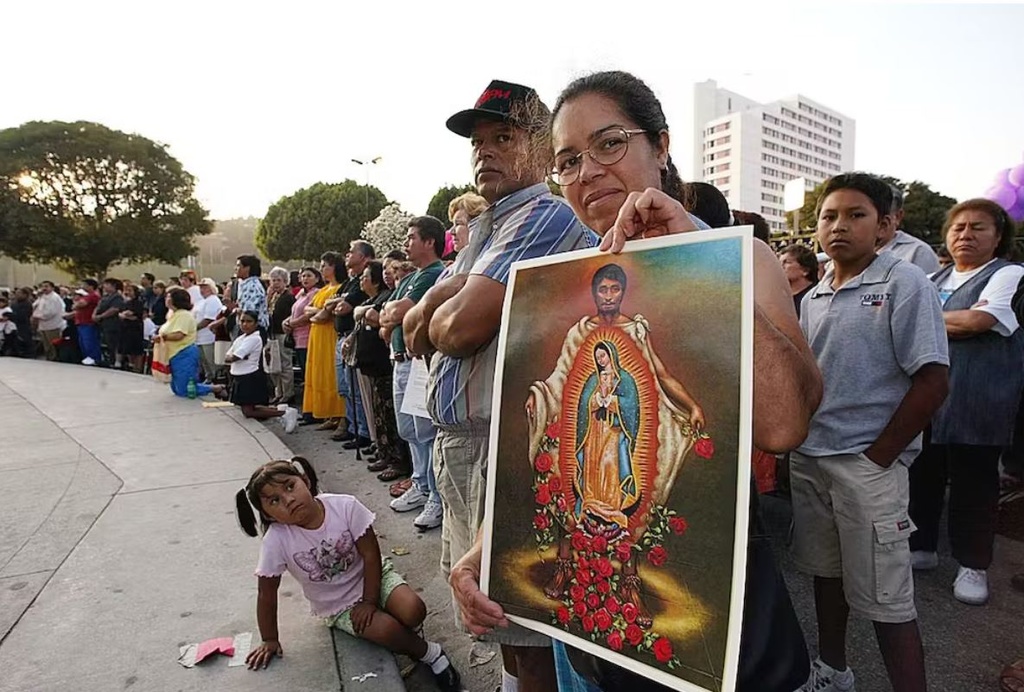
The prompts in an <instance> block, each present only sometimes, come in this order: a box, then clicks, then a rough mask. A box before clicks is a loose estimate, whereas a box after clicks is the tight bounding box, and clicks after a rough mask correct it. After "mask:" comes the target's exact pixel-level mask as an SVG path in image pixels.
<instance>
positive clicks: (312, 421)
mask: <svg viewBox="0 0 1024 692" xmlns="http://www.w3.org/2000/svg"><path fill="white" fill-rule="evenodd" d="M323 422H324V419H323V418H312V417H311V418H303V419H302V420H300V421H299V425H320V424H321V423H323Z"/></svg>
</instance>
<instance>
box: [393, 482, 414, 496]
mask: <svg viewBox="0 0 1024 692" xmlns="http://www.w3.org/2000/svg"><path fill="white" fill-rule="evenodd" d="M411 487H412V478H406V479H405V480H401V481H398V482H397V483H392V484H391V487H390V488H388V494H389V495H391V497H401V496H402V495H405V491H406V490H408V489H409V488H411Z"/></svg>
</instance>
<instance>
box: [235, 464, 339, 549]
mask: <svg viewBox="0 0 1024 692" xmlns="http://www.w3.org/2000/svg"><path fill="white" fill-rule="evenodd" d="M289 478H305V479H308V480H309V492H310V494H311V495H313V496H316V495H317V493H319V492H320V491H319V489H318V484H317V478H316V470H315V469H314V468H313V465H312V464H310V463H309V460H307V459H306V458H305V457H292V458H291V460H283V459H281V460H278V461H268V462H267V463H265V464H263V465H262V466H260V467H259V468H258V469H256V471H255V472H253V474H252V476H251V477H250V478H249V482H248V483H246V484H245V487H244V488H242V489H240V490H239V491H238V492H237V493H235V516H236V517H237V519H238V525H239V527H241V529H242V531H244V532H245V534H246V535H247V536H253V537H255V536H257V535H259V534H261V533H266V532H267V529H269V528H270V525H271V524H273V523H274V520H273V519H271V518H270V517H268V516H267V515H266V514H264V513H263V497H262V496H261V495H260V493H261V492H262V491H263V488H265V487H267V486H268V485H270V484H273V483H283V482H285V481H287V480H288V479H289ZM257 515H258V516H259V524H258V525H257V523H256V517H257Z"/></svg>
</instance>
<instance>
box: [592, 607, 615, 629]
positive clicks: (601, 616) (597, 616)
mask: <svg viewBox="0 0 1024 692" xmlns="http://www.w3.org/2000/svg"><path fill="white" fill-rule="evenodd" d="M594 623H595V624H596V625H597V629H599V630H601V631H602V632H604V631H605V630H606V629H608V628H609V627H611V626H612V616H611V613H609V612H608V611H607V610H605V609H604V608H601V610H599V611H597V612H596V613H594Z"/></svg>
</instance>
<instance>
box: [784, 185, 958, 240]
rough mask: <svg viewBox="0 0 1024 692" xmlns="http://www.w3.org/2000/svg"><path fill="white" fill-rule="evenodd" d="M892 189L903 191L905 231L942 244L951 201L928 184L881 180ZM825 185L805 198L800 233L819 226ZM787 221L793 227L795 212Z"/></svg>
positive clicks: (819, 186) (801, 211)
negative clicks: (944, 225) (818, 214)
mask: <svg viewBox="0 0 1024 692" xmlns="http://www.w3.org/2000/svg"><path fill="white" fill-rule="evenodd" d="M878 177H879V178H881V179H882V180H884V181H886V182H887V183H889V184H890V185H895V186H896V187H898V188H900V189H901V190H903V224H902V229H903V230H904V231H905V232H907V233H909V234H911V235H914V236H917V237H918V238H921V239H922V240H924V241H926V242H928V243H932V244H936V243H939V242H941V240H942V238H941V232H942V223H943V221H944V220H945V217H946V212H947V211H949V210H950V208H951V207H952V206H953V205H955V204H956V200H955V199H953V198H952V197H948V196H946V195H943V194H942V193H939V192H935V191H934V190H932V189H931V187H930V186H929V185H928V184H927V183H923V182H921V181H920V180H915V181H913V182H911V183H904V182H903V181H902V180H900V179H899V178H894V177H892V176H891V175H880V176H878ZM823 188H824V183H822V184H820V185H817V186H816V187H815V188H814V189H813V190H812V191H810V192H808V193H807V194H806V195H805V197H804V206H803V207H801V208H800V229H801V231H802V232H808V231H813V230H814V228H815V224H816V222H817V217H816V215H815V210H816V209H817V206H818V199H819V198H820V197H821V192H822V189H823ZM786 221H787V223H788V224H789V226H790V228H792V227H793V212H789V213H788V214H786Z"/></svg>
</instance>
